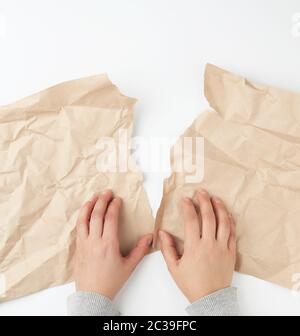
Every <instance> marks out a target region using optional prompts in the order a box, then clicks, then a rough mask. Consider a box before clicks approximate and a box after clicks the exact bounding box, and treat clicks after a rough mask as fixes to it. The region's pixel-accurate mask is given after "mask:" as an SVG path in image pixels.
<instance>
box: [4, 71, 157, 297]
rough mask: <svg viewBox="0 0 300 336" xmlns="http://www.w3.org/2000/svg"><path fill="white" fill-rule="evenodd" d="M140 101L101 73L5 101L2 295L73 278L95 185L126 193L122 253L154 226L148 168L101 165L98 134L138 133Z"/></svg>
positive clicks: (107, 135)
mask: <svg viewBox="0 0 300 336" xmlns="http://www.w3.org/2000/svg"><path fill="white" fill-rule="evenodd" d="M134 103H135V99H132V98H128V97H125V96H123V95H122V94H121V93H120V92H119V90H118V89H117V88H116V87H115V86H114V85H113V84H112V83H111V82H110V81H109V79H108V78H107V77H106V76H105V75H100V76H94V77H88V78H83V79H79V80H73V81H69V82H66V83H62V84H59V85H57V86H54V87H52V88H50V89H47V90H45V91H42V92H40V93H38V94H35V95H33V96H30V97H28V98H25V99H23V100H21V101H19V102H17V103H15V104H12V105H8V106H5V107H1V108H0V162H1V164H0V186H1V187H0V218H1V224H0V300H1V301H4V300H9V299H14V298H17V297H20V296H24V295H26V294H29V293H32V292H36V291H38V290H41V289H44V288H48V287H51V286H55V285H58V284H63V283H66V282H68V281H70V280H72V256H73V252H74V233H75V230H74V229H75V223H76V219H77V214H78V210H79V208H80V207H81V206H82V204H83V203H84V202H85V201H86V200H87V199H89V198H90V197H91V196H92V195H93V194H94V193H95V192H101V191H103V190H104V189H107V188H111V189H112V190H113V191H114V192H115V193H116V194H117V195H119V196H121V197H122V198H123V200H124V204H123V210H122V211H123V212H122V214H121V217H122V220H121V223H122V224H121V228H120V239H121V250H122V252H123V253H127V252H128V251H129V250H130V249H131V248H132V247H133V246H134V245H135V243H136V241H137V239H138V238H139V237H140V236H141V235H143V234H146V233H149V232H152V231H153V226H154V219H153V217H152V214H151V208H150V206H149V203H148V199H147V196H146V194H145V191H144V189H143V187H142V181H143V177H142V174H141V173H140V172H132V173H129V172H127V173H114V172H110V173H100V172H99V171H98V170H97V168H96V164H97V163H98V160H100V161H101V160H104V159H105V155H104V153H103V148H100V147H99V146H98V147H99V148H97V142H98V140H99V139H101V138H102V137H104V136H106V137H114V138H115V139H116V141H118V130H119V129H121V128H123V129H127V130H128V131H129V133H128V135H129V137H130V136H131V130H132V124H133V112H132V107H133V105H134ZM106 156H107V155H106ZM128 160H131V158H129V159H128Z"/></svg>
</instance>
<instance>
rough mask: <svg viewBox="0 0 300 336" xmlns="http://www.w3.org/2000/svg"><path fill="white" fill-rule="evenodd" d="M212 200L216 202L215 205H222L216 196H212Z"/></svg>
mask: <svg viewBox="0 0 300 336" xmlns="http://www.w3.org/2000/svg"><path fill="white" fill-rule="evenodd" d="M212 199H213V200H214V201H215V202H216V203H222V201H221V199H220V198H219V197H217V196H213V197H212Z"/></svg>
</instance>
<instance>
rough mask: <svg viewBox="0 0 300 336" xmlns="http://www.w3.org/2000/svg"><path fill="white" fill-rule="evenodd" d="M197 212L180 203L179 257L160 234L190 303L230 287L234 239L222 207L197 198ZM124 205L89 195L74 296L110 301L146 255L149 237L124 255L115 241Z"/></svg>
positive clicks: (202, 194)
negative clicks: (182, 232)
mask: <svg viewBox="0 0 300 336" xmlns="http://www.w3.org/2000/svg"><path fill="white" fill-rule="evenodd" d="M197 203H198V207H199V209H200V212H199V214H198V213H197V211H196V207H195V204H194V203H193V201H192V200H191V199H189V198H185V199H183V201H182V214H183V220H184V227H185V241H184V253H183V255H182V256H181V257H179V255H178V253H177V251H176V248H175V243H174V239H173V237H172V236H171V235H170V234H168V233H167V232H165V231H159V238H160V241H161V250H162V253H163V256H164V259H165V261H166V264H167V267H168V269H169V271H170V273H171V275H172V276H173V278H174V280H175V282H176V284H177V285H178V287H179V288H180V290H181V291H182V292H183V294H184V295H185V296H186V297H187V298H188V300H189V301H190V302H193V301H196V300H198V299H200V298H202V297H204V296H206V295H208V294H210V293H213V292H215V291H217V290H220V289H223V288H226V287H229V286H230V285H231V281H232V276H233V271H234V265H235V255H236V236H235V225H234V220H233V218H232V216H231V215H230V214H229V212H228V211H227V209H226V208H225V205H224V203H223V202H222V201H221V200H220V199H218V198H216V197H214V198H210V196H209V194H208V193H207V192H206V191H205V190H201V191H199V192H198V193H197ZM121 207H122V200H121V199H120V198H119V197H114V195H113V193H112V191H110V190H107V191H105V192H104V193H103V194H101V195H96V196H93V197H92V198H91V199H90V200H89V201H88V202H87V203H86V204H85V205H84V206H83V207H82V208H81V210H80V213H79V216H78V220H77V235H76V255H75V271H74V276H75V283H76V289H77V290H78V291H88V292H96V293H100V294H102V295H104V296H106V297H108V298H110V299H113V298H114V297H115V295H116V294H117V293H118V292H119V290H120V289H121V288H122V287H123V285H124V284H125V282H126V281H127V280H128V278H129V277H130V275H131V274H132V272H133V270H134V269H135V267H136V266H137V265H138V263H139V262H140V261H141V260H142V259H143V257H144V256H145V255H146V254H147V252H148V251H149V248H150V245H151V243H152V239H153V236H152V234H148V235H145V236H143V237H142V238H140V240H139V241H138V242H137V245H136V247H135V248H134V249H133V250H132V251H131V252H130V253H129V254H128V255H127V256H125V257H124V256H122V254H121V252H120V247H119V239H118V226H119V225H118V223H119V215H120V211H121Z"/></svg>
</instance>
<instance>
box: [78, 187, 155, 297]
mask: <svg viewBox="0 0 300 336" xmlns="http://www.w3.org/2000/svg"><path fill="white" fill-rule="evenodd" d="M121 207H122V200H121V199H120V198H119V197H114V196H113V193H112V192H111V191H110V190H107V191H105V192H104V193H103V194H102V195H100V196H97V195H96V196H94V197H92V198H91V199H90V200H89V201H88V202H87V203H86V204H85V205H84V206H83V207H82V208H81V210H80V213H79V216H78V220H77V226H76V228H77V235H76V255H75V270H74V276H75V284H76V289H77V290H78V291H88V292H96V293H100V294H102V295H104V296H106V297H108V298H110V299H113V298H114V297H115V295H116V294H117V293H118V292H119V290H120V289H121V288H122V287H123V285H124V284H125V282H126V281H127V279H128V278H129V277H130V275H131V273H132V272H133V270H134V269H135V267H136V266H137V265H138V263H139V262H140V261H141V260H142V259H143V257H144V256H145V254H147V252H148V251H149V248H150V245H151V243H152V238H153V237H152V234H148V235H145V236H143V237H142V238H140V240H139V241H138V242H137V245H136V247H135V248H134V249H133V250H132V251H131V252H130V253H129V254H128V255H127V256H125V257H124V256H122V254H121V252H120V246H119V240H118V226H119V225H118V223H119V215H120V211H121Z"/></svg>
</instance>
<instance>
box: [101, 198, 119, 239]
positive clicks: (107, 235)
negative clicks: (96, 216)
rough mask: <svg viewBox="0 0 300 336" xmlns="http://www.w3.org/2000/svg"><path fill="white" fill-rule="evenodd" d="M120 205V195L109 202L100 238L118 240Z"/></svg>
mask: <svg viewBox="0 0 300 336" xmlns="http://www.w3.org/2000/svg"><path fill="white" fill-rule="evenodd" d="M121 207H122V200H121V198H120V197H116V198H114V199H113V200H112V201H111V202H110V203H109V206H108V208H107V211H106V214H105V218H104V225H103V234H102V238H104V239H107V240H118V226H119V217H120V212H121Z"/></svg>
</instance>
